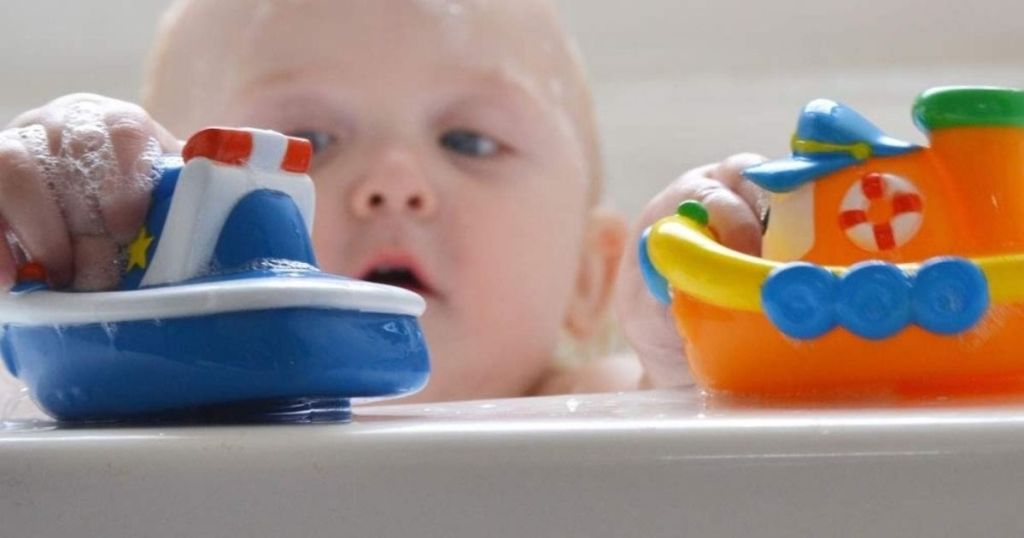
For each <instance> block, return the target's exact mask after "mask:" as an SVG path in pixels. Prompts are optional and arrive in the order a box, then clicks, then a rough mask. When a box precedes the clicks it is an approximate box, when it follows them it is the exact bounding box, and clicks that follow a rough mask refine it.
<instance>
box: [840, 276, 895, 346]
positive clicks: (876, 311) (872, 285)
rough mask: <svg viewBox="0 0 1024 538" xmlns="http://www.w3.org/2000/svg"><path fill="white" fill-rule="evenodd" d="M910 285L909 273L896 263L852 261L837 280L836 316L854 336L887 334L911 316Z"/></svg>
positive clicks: (872, 338) (865, 336) (878, 338)
mask: <svg viewBox="0 0 1024 538" xmlns="http://www.w3.org/2000/svg"><path fill="white" fill-rule="evenodd" d="M911 286H912V283H911V280H910V277H909V276H907V274H906V273H904V272H903V271H902V270H901V269H900V268H898V267H896V266H895V265H892V264H889V263H885V262H880V261H868V262H863V263H858V264H856V265H853V266H851V267H850V270H849V272H848V273H846V274H845V275H843V277H842V278H841V279H840V280H839V289H838V292H837V301H836V317H837V318H838V319H839V323H840V324H842V326H843V327H845V328H846V329H847V330H849V331H850V332H852V333H853V334H856V335H857V336H860V337H862V338H867V339H869V340H882V339H884V338H888V337H890V336H892V335H894V334H896V333H898V332H900V331H901V330H903V328H904V327H906V326H907V325H908V324H909V323H910V322H911V320H912V319H913V316H912V312H911V308H910V289H911Z"/></svg>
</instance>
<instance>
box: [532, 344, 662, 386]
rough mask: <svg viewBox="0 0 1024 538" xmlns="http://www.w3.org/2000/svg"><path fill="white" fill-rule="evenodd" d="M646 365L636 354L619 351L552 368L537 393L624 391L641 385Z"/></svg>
mask: <svg viewBox="0 0 1024 538" xmlns="http://www.w3.org/2000/svg"><path fill="white" fill-rule="evenodd" d="M643 377H644V368H643V365H642V364H641V363H640V360H639V359H638V358H637V357H636V355H634V354H632V353H620V354H615V355H610V356H608V357H604V358H601V359H595V360H592V361H589V362H586V363H584V364H580V365H575V366H569V367H559V368H553V369H552V370H551V371H550V372H549V373H548V375H547V376H546V377H545V378H544V379H543V380H542V382H541V383H540V385H539V386H538V390H537V391H536V394H537V395H551V394H579V393H592V392H621V391H625V390H636V389H638V388H640V387H641V383H642V381H643Z"/></svg>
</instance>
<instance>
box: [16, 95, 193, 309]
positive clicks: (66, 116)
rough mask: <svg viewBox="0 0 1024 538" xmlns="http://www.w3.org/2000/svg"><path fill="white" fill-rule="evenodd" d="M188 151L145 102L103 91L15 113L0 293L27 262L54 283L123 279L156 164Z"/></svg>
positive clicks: (109, 283)
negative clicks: (126, 252)
mask: <svg viewBox="0 0 1024 538" xmlns="http://www.w3.org/2000/svg"><path fill="white" fill-rule="evenodd" d="M179 149H180V142H178V141H177V140H176V139H175V138H174V137H173V136H171V134H170V133H169V132H168V131H167V130H166V129H164V128H163V127H161V126H160V125H159V124H157V123H156V122H155V121H153V119H152V118H150V116H149V114H147V113H146V112H145V111H144V110H143V109H142V108H140V107H138V106H137V105H134V104H131V103H126V102H124V101H118V100H115V99H110V98H106V97H101V96H98V95H90V94H74V95H68V96H65V97H61V98H59V99H56V100H54V101H52V102H50V103H48V104H46V105H44V106H42V107H40V108H37V109H35V110H31V111H28V112H26V113H24V114H22V115H20V116H18V117H17V118H15V119H14V121H12V122H11V124H10V125H9V126H8V127H7V129H6V130H4V131H2V132H0V237H2V238H5V239H6V241H5V243H6V245H5V244H4V243H0V290H6V289H9V288H10V287H11V286H12V285H13V284H14V282H15V281H16V278H17V269H18V267H20V266H22V265H23V264H24V263H25V262H26V261H31V262H36V263H38V264H41V265H42V266H43V268H44V269H45V271H46V273H47V279H48V280H49V282H50V284H51V285H54V286H68V285H70V286H72V287H73V288H75V289H82V290H96V289H107V288H111V287H113V286H114V285H116V284H117V280H118V276H119V274H120V267H119V258H120V251H121V249H122V248H123V247H124V246H125V245H127V244H128V243H129V242H131V240H132V238H133V237H134V236H135V234H136V233H137V232H138V229H139V227H140V226H141V225H142V221H143V219H144V218H145V215H146V211H147V209H148V206H149V194H150V191H151V190H152V186H153V180H152V172H151V168H152V165H153V160H154V159H155V158H156V157H157V156H158V155H160V154H161V153H164V152H175V151H178V150H179ZM5 246H6V248H4V247H5Z"/></svg>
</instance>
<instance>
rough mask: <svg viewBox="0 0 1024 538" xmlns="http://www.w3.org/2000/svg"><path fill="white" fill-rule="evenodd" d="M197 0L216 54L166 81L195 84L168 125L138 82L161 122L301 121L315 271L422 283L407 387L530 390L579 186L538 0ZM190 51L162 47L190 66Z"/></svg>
mask: <svg viewBox="0 0 1024 538" xmlns="http://www.w3.org/2000/svg"><path fill="white" fill-rule="evenodd" d="M206 4H216V7H211V6H209V5H204V6H202V7H199V8H196V9H193V10H192V13H191V14H188V13H187V14H186V16H190V17H201V19H196V20H202V21H203V22H201V23H199V22H194V23H189V22H186V23H183V24H185V25H189V26H191V25H196V26H198V27H201V28H203V29H204V30H202V32H214V31H218V29H222V30H223V31H224V32H225V36H226V37H225V38H224V39H225V41H226V42H228V44H226V45H225V44H223V43H222V44H221V45H216V46H227V47H230V48H231V49H232V52H230V53H220V54H216V55H215V56H224V58H223V60H224V62H225V63H224V64H221V65H222V66H223V67H221V68H220V69H221V70H223V73H221V75H220V76H216V77H209V78H208V79H206V80H203V79H202V77H200V79H196V78H195V77H190V80H188V81H187V83H183V84H182V85H181V86H179V87H178V88H177V91H184V92H193V94H201V95H206V96H208V98H206V99H205V100H204V102H205V105H203V106H200V107H199V108H200V110H189V111H187V113H186V112H184V111H182V112H181V114H179V115H177V117H178V118H179V120H178V121H179V124H178V125H176V124H175V121H176V119H175V117H168V115H167V114H164V116H163V117H161V113H160V110H161V106H160V103H159V100H160V95H161V93H160V92H156V93H155V94H154V95H155V99H156V100H157V102H155V103H149V104H150V105H152V106H153V107H154V109H155V110H156V112H157V119H159V120H161V121H164V122H165V123H169V124H170V127H171V129H172V130H173V131H174V132H175V133H176V134H178V135H179V136H180V135H183V134H187V133H185V132H183V131H184V130H188V129H194V128H196V127H199V126H200V125H201V124H209V123H220V124H227V125H249V126H256V127H264V128H270V129H275V130H279V131H282V132H286V133H291V134H294V135H299V136H305V137H308V138H309V139H310V140H312V142H313V144H314V147H315V149H316V155H315V158H314V163H313V168H312V171H311V175H312V177H313V179H314V181H315V184H316V188H317V207H316V224H315V229H314V241H315V243H316V248H317V256H318V258H319V261H320V264H321V266H322V267H323V269H324V270H326V271H330V272H336V273H341V274H345V275H350V276H353V277H357V278H362V279H367V280H375V281H380V282H385V283H389V284H396V285H399V286H402V287H406V288H409V289H412V290H414V291H417V292H419V293H421V294H422V295H423V296H424V297H425V298H426V299H427V303H428V307H427V313H426V315H425V316H424V318H423V324H424V328H425V331H426V334H427V338H428V342H429V344H430V347H431V354H432V361H433V364H432V366H433V375H432V378H431V383H430V384H429V386H428V388H427V389H426V391H425V392H424V393H423V394H421V395H420V396H419V397H420V398H421V399H456V398H471V397H496V396H514V395H521V394H524V393H526V392H528V391H529V390H530V389H531V388H532V387H533V386H534V385H535V384H536V383H537V382H538V381H539V379H540V378H541V376H542V375H543V374H544V372H545V370H546V369H547V368H548V367H549V366H550V360H551V353H552V350H553V349H554V347H555V345H556V340H557V338H558V335H559V333H560V330H561V328H562V326H563V324H564V319H565V316H566V310H567V307H568V305H569V302H570V300H571V297H572V296H573V293H574V290H575V288H576V287H577V274H578V270H579V267H580V260H581V255H582V252H581V251H582V247H583V243H584V235H585V234H584V228H585V225H586V221H587V215H588V212H589V211H590V208H591V205H592V204H591V202H590V197H591V188H592V187H593V186H592V185H591V182H592V180H591V179H590V175H591V169H590V167H589V166H590V163H589V162H588V150H587V147H586V142H585V140H586V135H585V134H583V133H582V132H581V131H582V130H583V129H582V128H581V127H580V121H579V118H578V117H577V116H576V115H575V114H576V110H577V109H574V108H573V105H572V103H571V101H572V100H573V99H577V98H580V95H578V94H577V92H579V91H584V90H583V86H582V82H581V81H580V80H578V79H577V78H576V77H577V76H578V75H577V74H576V72H575V71H574V66H573V65H571V61H569V60H568V55H566V54H565V53H564V50H565V43H564V37H563V36H562V35H561V34H560V30H558V27H557V25H556V24H555V23H553V22H552V21H551V20H550V16H549V15H548V14H547V11H546V9H544V8H543V7H538V6H536V5H533V4H534V3H533V2H524V1H521V0H514V1H509V2H473V1H469V2H462V3H459V2H447V1H428V0H420V1H415V0H401V1H388V2H382V1H379V0H351V1H337V0H314V1H309V2H297V3H296V2H280V3H274V2H271V3H260V4H256V3H252V2H246V1H241V0H235V1H232V2H230V5H231V7H226V5H225V4H223V3H221V2H217V3H214V2H207V3H206ZM491 4H495V5H493V6H492V5H491ZM187 31H189V32H191V31H197V32H198V30H191V29H190V30H187ZM210 42H211V43H221V42H219V41H218V40H217V39H211V40H210ZM211 46H215V45H211ZM196 50H201V49H196ZM196 50H188V47H186V50H168V51H165V54H167V55H169V56H171V57H172V58H173V56H174V55H175V54H189V55H193V58H196V61H198V62H203V61H204V60H203V59H201V58H202V55H200V54H198V53H197V52H196ZM170 63H171V65H173V61H172V62H170ZM200 71H202V70H200ZM168 93H174V92H170V91H168ZM168 98H171V97H168ZM190 108H195V105H193V106H192V107H190ZM186 117H187V118H194V119H185V120H181V119H180V118H186ZM193 122H194V124H193Z"/></svg>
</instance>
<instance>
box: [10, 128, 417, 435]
mask: <svg viewBox="0 0 1024 538" xmlns="http://www.w3.org/2000/svg"><path fill="white" fill-rule="evenodd" d="M310 158H311V148H310V145H309V143H308V142H307V141H305V140H302V139H296V138H289V137H285V136H284V135H280V134H278V133H274V132H270V131H260V130H254V129H222V128H212V129H206V130H203V131H200V132H199V133H197V134H195V135H194V136H193V137H192V138H190V139H189V141H188V143H187V144H186V146H185V149H184V151H183V153H182V157H166V158H164V159H163V160H162V161H161V162H159V163H158V166H157V170H158V173H159V181H158V183H157V185H156V187H155V189H154V192H153V202H152V206H151V207H150V211H149V214H148V216H147V219H146V222H145V225H144V226H143V228H142V229H141V230H140V231H139V234H138V237H137V238H136V239H135V241H133V242H132V244H131V245H130V246H129V248H128V256H127V258H128V259H127V264H126V268H125V272H124V276H123V278H122V282H121V286H120V288H121V289H120V290H117V291H109V292H98V293H74V292H62V291H55V290H50V289H48V288H47V286H46V285H45V283H43V282H40V281H34V282H33V281H31V280H29V281H23V282H19V284H18V285H17V286H16V287H15V290H14V292H13V293H11V294H9V295H8V296H6V297H0V323H2V332H0V353H2V355H3V358H4V362H5V363H6V365H7V368H8V369H9V370H10V371H11V372H12V373H13V374H14V375H16V376H17V377H19V378H20V379H22V380H23V381H24V382H25V384H26V385H27V386H28V388H29V390H30V392H31V394H32V396H33V398H34V399H35V400H36V402H37V403H38V404H39V405H40V406H41V407H42V408H43V409H44V410H45V411H47V412H48V413H50V414H51V415H52V416H54V417H55V418H57V419H58V420H61V421H124V420H127V421H153V420H184V421H199V422H206V421H211V422H252V421H256V422H321V421H345V420H348V419H349V418H350V411H349V403H350V399H351V398H363V397H366V398H376V397H387V396H397V395H403V394H407V393H410V392H414V391H416V390H419V389H420V388H421V387H422V386H423V385H424V384H425V383H426V380H427V376H428V373H429V365H428V355H427V348H426V345H425V343H424V339H423V335H422V331H421V329H420V326H419V323H418V316H420V315H421V314H422V313H423V311H424V308H425V302H424V300H423V299H422V298H421V297H420V296H418V295H417V294H415V293H413V292H410V291H408V290H405V289H401V288H397V287H392V286H386V285H382V284H375V283H370V282H363V281H359V280H353V279H348V278H343V277H340V276H334V275H329V274H325V273H322V272H321V271H320V270H319V269H318V268H317V264H316V259H315V257H314V255H313V248H312V244H311V241H310V229H311V226H312V219H313V207H314V193H313V184H312V182H311V180H310V178H309V177H308V176H307V175H306V170H307V168H308V165H309V161H310Z"/></svg>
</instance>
